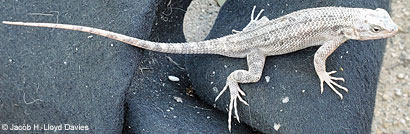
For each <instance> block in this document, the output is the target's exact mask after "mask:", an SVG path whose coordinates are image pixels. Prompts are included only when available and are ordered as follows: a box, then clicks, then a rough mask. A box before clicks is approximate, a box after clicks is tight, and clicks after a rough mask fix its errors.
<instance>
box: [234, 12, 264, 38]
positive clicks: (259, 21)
mask: <svg viewBox="0 0 410 134" xmlns="http://www.w3.org/2000/svg"><path fill="white" fill-rule="evenodd" d="M255 9H256V6H253V9H252V13H251V21H250V22H249V23H248V25H246V27H245V28H243V29H242V31H247V30H250V29H252V28H256V27H258V26H260V25H262V24H264V23H265V22H268V21H269V19H268V18H267V17H265V16H263V17H262V18H260V16H261V14H262V12H263V11H265V10H264V9H261V10H260V11H259V13H258V14H257V15H256V17H254V14H255ZM242 31H238V30H235V29H232V33H239V32H242Z"/></svg>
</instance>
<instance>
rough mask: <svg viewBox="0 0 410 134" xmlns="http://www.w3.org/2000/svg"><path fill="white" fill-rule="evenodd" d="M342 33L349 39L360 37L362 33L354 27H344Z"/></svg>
mask: <svg viewBox="0 0 410 134" xmlns="http://www.w3.org/2000/svg"><path fill="white" fill-rule="evenodd" d="M342 33H343V35H344V36H345V37H346V38H348V39H355V40H358V39H360V35H359V34H358V33H357V32H356V31H355V30H354V29H353V28H344V29H343V30H342Z"/></svg>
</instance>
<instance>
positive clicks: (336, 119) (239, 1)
mask: <svg viewBox="0 0 410 134" xmlns="http://www.w3.org/2000/svg"><path fill="white" fill-rule="evenodd" d="M254 5H256V7H257V8H256V13H258V12H259V10H260V9H265V12H264V13H263V14H262V15H264V16H267V17H268V18H269V19H273V18H277V17H280V16H283V15H286V14H288V13H291V12H293V11H296V10H300V9H305V8H312V7H321V6H344V7H364V8H372V9H375V8H384V9H389V1H388V0H376V1H369V0H354V1H353V0H352V1H345V0H337V1H321V0H309V1H304V0H290V1H289V0H287V1H275V0H264V1H249V0H229V1H227V2H226V3H225V4H224V6H223V7H222V8H221V11H220V14H219V16H218V18H217V20H216V23H215V25H214V27H213V29H212V31H211V33H210V35H209V36H208V37H207V39H213V38H218V37H221V36H224V35H228V34H231V31H232V29H236V30H241V29H242V28H243V27H245V26H246V25H247V24H248V23H249V21H250V13H251V11H252V8H253V6H254ZM385 42H386V41H385V39H381V40H371V41H352V40H349V41H347V42H346V43H345V44H344V45H342V46H341V47H339V48H338V49H337V50H336V51H335V52H334V53H333V54H332V55H331V56H330V57H329V58H328V59H327V71H333V70H336V71H338V72H337V73H336V74H334V75H333V76H336V77H344V78H345V80H346V82H344V83H340V84H341V85H343V86H345V87H347V88H348V89H349V92H348V93H346V92H344V91H343V90H340V89H339V91H340V92H341V93H342V94H343V95H344V99H343V100H340V99H339V96H337V94H335V93H334V92H333V91H332V90H331V89H330V88H329V87H327V86H325V91H324V93H323V94H320V86H319V84H320V82H319V78H318V76H317V75H316V72H315V71H314V66H313V55H314V53H315V52H316V50H317V48H318V47H311V48H307V49H304V50H301V51H297V52H294V53H290V54H285V55H280V56H272V57H268V58H267V60H266V64H265V68H264V72H263V74H262V78H261V80H260V81H259V82H258V83H255V84H241V85H240V86H241V88H242V89H243V90H244V91H245V92H246V94H247V96H245V97H244V99H245V100H247V102H248V103H249V105H250V106H245V105H244V104H242V103H241V104H240V105H238V109H239V116H240V118H241V121H242V122H245V123H246V124H248V125H250V126H252V127H254V128H256V129H257V130H259V131H261V132H264V133H277V132H276V131H275V130H274V128H273V126H274V124H275V123H276V124H280V125H281V127H280V129H279V131H278V133H370V129H371V121H372V116H373V109H374V102H375V95H376V85H377V80H378V76H379V71H380V66H381V61H382V58H383V52H384V49H385ZM186 65H187V70H188V73H189V76H190V79H191V81H192V83H194V84H193V85H194V88H195V89H197V94H198V95H199V96H200V97H201V98H202V99H203V100H204V101H206V102H207V103H209V104H216V106H217V108H218V109H221V110H222V111H226V110H225V109H226V108H227V107H228V105H229V98H230V97H229V91H226V92H225V94H224V95H223V96H222V97H221V99H220V100H218V101H217V102H216V103H215V102H214V101H213V100H214V99H215V97H216V96H217V95H218V92H219V91H220V90H222V88H223V87H224V85H225V82H226V77H227V76H228V75H229V74H230V73H231V72H233V71H234V70H237V69H247V65H246V60H245V59H233V58H227V57H223V56H218V55H211V56H210V55H192V56H189V57H188V58H187V64H186ZM266 76H269V77H270V80H269V82H266V79H265V77H266ZM210 83H213V84H210ZM213 88H217V89H218V90H211V89H213ZM286 97H288V98H289V102H288V103H282V99H284V98H286ZM234 122H236V121H234Z"/></svg>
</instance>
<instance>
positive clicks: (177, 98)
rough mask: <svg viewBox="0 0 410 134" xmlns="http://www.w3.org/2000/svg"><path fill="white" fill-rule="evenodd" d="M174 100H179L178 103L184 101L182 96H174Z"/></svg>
mask: <svg viewBox="0 0 410 134" xmlns="http://www.w3.org/2000/svg"><path fill="white" fill-rule="evenodd" d="M174 100H175V101H177V102H178V103H182V102H183V101H182V98H181V97H176V96H174Z"/></svg>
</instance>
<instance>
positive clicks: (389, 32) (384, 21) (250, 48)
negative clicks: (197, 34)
mask: <svg viewBox="0 0 410 134" xmlns="http://www.w3.org/2000/svg"><path fill="white" fill-rule="evenodd" d="M255 8H256V6H254V7H253V9H252V12H251V20H250V22H249V23H248V24H247V25H246V26H245V27H244V28H243V29H242V30H241V31H237V30H232V34H229V35H226V36H223V37H219V38H216V39H210V40H205V41H199V42H188V43H160V42H152V41H147V40H142V39H137V38H133V37H130V36H127V35H123V34H119V33H115V32H111V31H106V30H102V29H97V28H92V27H86V26H79V25H69V24H56V23H32V22H12V21H3V22H2V23H4V24H10V25H22V26H34V27H48V28H59V29H67V30H74V31H81V32H87V33H92V34H96V35H100V36H104V37H107V38H111V39H114V40H118V41H121V42H124V43H126V44H130V45H133V46H136V47H139V48H143V49H147V50H151V51H156V52H162V53H172V54H216V55H222V56H227V57H232V58H246V59H247V65H248V70H235V71H233V72H231V73H230V74H229V75H228V77H227V78H226V84H225V86H224V87H223V89H222V90H221V91H220V92H219V94H218V95H217V97H216V98H215V101H217V100H218V98H219V97H220V96H221V95H222V94H223V93H224V92H225V91H226V90H227V89H228V88H229V95H230V102H229V110H228V130H229V131H231V122H232V112H234V114H235V117H236V119H237V121H238V122H240V120H239V115H238V110H237V103H238V100H239V101H240V102H242V103H243V104H245V105H249V104H248V103H247V102H246V101H245V100H244V99H243V98H242V96H245V95H246V94H245V92H244V91H243V90H242V89H241V88H240V86H239V83H242V84H245V83H255V82H258V81H259V80H260V78H261V76H262V72H263V68H264V64H265V58H266V57H267V56H275V55H283V54H287V53H291V52H295V51H298V50H301V49H304V48H307V47H312V46H320V47H319V49H318V50H317V51H316V52H315V54H314V61H313V63H314V68H315V71H316V74H317V75H318V77H319V81H320V92H321V93H323V91H324V87H323V86H324V83H326V84H327V85H328V86H329V87H330V88H331V89H332V90H333V91H334V92H335V93H336V94H337V95H338V96H339V97H340V99H343V95H342V94H341V93H340V92H339V91H337V90H336V88H335V87H338V88H340V89H342V90H344V91H346V92H348V89H347V88H346V87H343V86H341V85H339V84H338V83H336V82H335V81H342V82H344V81H345V80H344V78H340V77H333V76H331V75H332V74H334V73H336V71H330V72H327V71H326V64H325V63H326V59H327V57H328V56H329V55H331V54H332V53H333V52H334V51H335V50H336V49H337V48H338V47H339V46H341V45H342V44H343V43H344V42H345V41H347V40H349V39H352V40H373V39H382V38H388V37H391V36H393V35H395V34H396V33H397V31H398V26H397V25H396V24H395V23H394V22H393V20H392V19H391V17H390V15H389V14H388V12H387V11H386V10H384V9H381V8H377V9H367V8H348V7H317V8H307V9H302V10H298V11H295V12H292V13H290V14H287V15H284V16H281V17H278V18H276V19H271V20H269V19H268V18H267V17H266V16H262V17H261V14H262V12H263V11H264V9H262V10H260V11H259V13H258V14H257V15H256V17H255V16H254V14H255Z"/></svg>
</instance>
